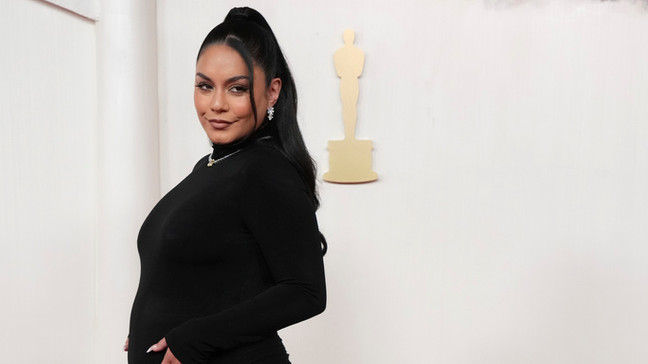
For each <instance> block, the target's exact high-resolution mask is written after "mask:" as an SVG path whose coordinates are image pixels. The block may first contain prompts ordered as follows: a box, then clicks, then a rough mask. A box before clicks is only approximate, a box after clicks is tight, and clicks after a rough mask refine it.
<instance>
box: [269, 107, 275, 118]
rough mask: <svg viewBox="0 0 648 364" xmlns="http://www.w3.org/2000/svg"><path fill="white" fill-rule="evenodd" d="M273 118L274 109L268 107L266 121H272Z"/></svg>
mask: <svg viewBox="0 0 648 364" xmlns="http://www.w3.org/2000/svg"><path fill="white" fill-rule="evenodd" d="M273 117H274V107H273V106H270V107H269V108H268V120H272V118H273Z"/></svg>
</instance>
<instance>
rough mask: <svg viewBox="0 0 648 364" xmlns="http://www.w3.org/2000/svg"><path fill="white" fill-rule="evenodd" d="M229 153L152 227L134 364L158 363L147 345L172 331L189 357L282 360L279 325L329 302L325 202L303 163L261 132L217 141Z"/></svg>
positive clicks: (188, 360) (136, 314) (219, 153)
mask: <svg viewBox="0 0 648 364" xmlns="http://www.w3.org/2000/svg"><path fill="white" fill-rule="evenodd" d="M232 153H233V154H232ZM228 155H229V156H228ZM223 156H228V157H227V158H225V159H223V160H222V161H220V162H219V163H216V164H214V165H213V166H211V167H208V166H207V158H203V159H201V160H200V161H199V162H198V163H197V164H196V167H195V168H194V170H193V172H192V173H191V174H189V176H187V177H186V178H185V179H184V180H183V181H182V182H181V183H180V184H179V185H178V186H176V187H175V188H174V189H173V190H171V191H170V192H169V193H168V194H167V195H166V196H164V197H163V198H162V199H161V200H160V202H159V203H158V204H157V205H156V206H155V208H153V210H152V211H151V213H150V214H149V216H148V217H147V219H146V220H145V221H144V224H143V225H142V228H141V230H140V233H139V237H138V250H139V254H140V261H141V277H140V282H139V288H138V291H137V295H136V297H135V302H134V304H133V309H132V312H131V322H130V334H129V338H130V344H129V351H128V359H129V363H131V364H144V363H156V364H157V363H160V362H161V360H162V357H163V355H164V352H161V353H149V354H146V350H147V348H148V347H149V346H151V345H152V344H154V343H156V342H158V340H160V339H161V338H163V337H166V339H167V343H168V345H169V348H170V349H171V351H172V352H173V353H174V355H175V356H176V357H177V358H178V359H179V360H180V361H181V362H182V363H183V364H192V363H210V364H216V363H218V364H225V363H237V364H244V363H275V362H281V363H284V362H287V361H286V359H285V358H286V352H285V349H284V347H283V344H282V342H281V339H280V338H279V336H278V335H277V330H279V329H281V328H284V327H286V326H289V325H292V324H294V323H296V322H299V321H302V320H305V319H307V318H309V317H311V316H314V315H316V314H318V313H320V312H322V311H323V310H324V307H325V302H326V298H325V296H326V294H325V284H324V268H323V262H322V251H321V247H320V239H319V232H318V231H319V230H318V226H317V221H316V218H315V208H314V205H313V201H312V198H311V196H310V195H309V193H308V191H307V188H306V186H305V185H304V183H303V182H302V180H301V178H300V176H299V174H298V173H297V171H296V169H295V168H294V167H293V165H291V163H290V162H289V161H288V160H287V159H286V158H285V157H284V156H283V155H282V154H281V153H280V152H279V151H278V150H277V149H276V148H275V147H274V146H273V145H272V140H268V137H263V132H261V133H255V135H254V136H253V137H251V138H250V139H249V140H247V141H246V142H245V143H242V144H241V143H239V144H237V145H226V146H214V156H213V158H214V159H219V158H221V157H223ZM280 357H283V358H284V359H283V361H279V360H275V359H271V358H280Z"/></svg>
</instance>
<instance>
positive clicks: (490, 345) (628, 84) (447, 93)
mask: <svg viewBox="0 0 648 364" xmlns="http://www.w3.org/2000/svg"><path fill="white" fill-rule="evenodd" d="M101 3H102V13H101V14H100V15H99V19H103V20H105V22H104V23H101V21H102V20H100V21H99V22H98V23H93V22H90V21H89V20H86V19H83V18H80V17H77V16H76V15H73V14H71V13H69V12H66V11H63V10H61V9H60V8H57V7H54V6H52V5H48V4H46V3H44V2H41V1H36V0H4V1H3V2H2V4H1V5H0V41H1V44H2V49H3V53H2V55H1V56H0V59H1V60H2V67H0V77H1V79H2V82H1V86H0V163H1V164H0V165H2V166H3V167H2V169H0V176H1V178H0V244H1V249H2V254H0V267H1V268H0V272H2V274H1V276H0V284H1V286H0V289H1V291H2V292H4V293H6V294H3V295H2V298H1V299H0V327H2V330H0V331H1V332H2V333H1V334H0V335H2V336H1V337H0V349H2V352H3V355H4V359H5V360H6V361H8V362H15V363H38V362H54V363H79V364H85V363H115V362H125V361H126V360H125V356H124V354H123V353H121V352H120V351H119V349H120V347H121V344H122V343H123V340H124V335H125V333H126V331H127V321H128V318H127V316H128V312H129V309H130V304H131V302H132V295H133V293H134V292H133V291H134V288H135V285H136V281H137V255H136V250H135V246H134V244H135V238H136V234H137V228H138V225H139V223H141V221H142V219H143V215H145V214H146V212H147V210H148V209H149V208H150V206H151V205H152V203H154V201H155V199H157V198H159V196H160V195H161V194H163V193H165V192H166V191H168V190H169V189H170V188H172V187H173V186H174V185H175V184H176V183H177V182H178V181H179V180H180V179H182V178H183V177H184V176H185V175H186V174H187V173H188V172H189V171H190V169H191V168H192V166H193V164H194V163H195V161H196V160H197V159H198V158H200V157H201V156H203V155H205V154H207V153H208V152H209V146H208V143H207V142H206V138H205V137H204V135H203V133H202V130H201V128H200V126H199V125H198V123H197V121H196V117H195V115H194V114H195V112H194V110H193V105H192V92H193V73H194V62H195V55H196V52H197V49H198V47H199V45H200V42H201V41H202V39H203V37H204V35H205V34H206V33H207V32H208V31H209V30H210V29H211V27H212V26H213V25H215V24H216V23H218V22H220V21H221V20H222V18H223V17H224V16H225V14H226V12H227V10H228V9H229V8H230V7H232V6H236V5H241V3H239V2H234V1H219V2H214V1H208V0H196V1H191V2H186V1H175V0H158V1H157V2H156V3H155V2H152V1H138V2H131V1H129V0H111V1H103V2H101ZM247 4H249V5H250V6H252V7H255V8H257V9H259V10H260V11H261V12H262V13H263V14H264V15H265V16H266V18H267V19H268V21H269V22H270V24H271V25H272V27H273V29H274V30H275V33H276V34H277V37H278V39H279V41H280V43H281V45H282V47H283V49H284V51H285V53H286V55H287V57H288V60H289V62H290V64H291V66H292V69H293V72H294V75H295V78H296V81H297V86H298V89H299V96H300V112H299V113H300V120H301V122H302V124H301V126H302V131H303V133H304V137H305V139H306V142H307V145H308V146H309V148H310V149H311V151H312V153H313V156H314V157H315V159H316V160H317V162H318V164H319V166H320V176H321V174H322V173H323V172H325V171H326V170H327V167H328V166H327V163H328V159H327V158H328V156H327V151H326V149H325V147H326V142H327V141H328V140H329V139H339V138H341V137H342V136H343V127H342V122H341V107H340V102H339V91H338V86H339V84H338V80H337V77H336V75H335V71H334V67H333V62H332V54H333V52H334V51H335V50H336V49H337V48H339V47H340V46H341V45H342V31H343V30H344V29H345V28H347V27H352V28H354V29H355V30H356V45H357V46H358V47H360V48H361V49H363V50H364V51H365V52H366V64H365V69H364V75H363V77H362V78H361V80H360V100H359V113H358V115H359V120H358V129H357V134H358V137H359V138H367V139H372V140H373V141H374V146H375V152H374V169H375V170H376V171H377V172H378V173H379V178H380V179H379V181H378V182H376V183H372V184H367V185H355V186H345V185H333V184H327V183H323V182H320V194H321V198H322V208H321V209H320V211H319V220H320V225H321V227H322V230H323V232H324V233H325V234H326V236H327V238H328V240H329V244H330V247H331V249H330V252H329V254H328V255H327V257H326V267H327V279H328V288H329V306H328V309H327V311H326V312H325V313H324V314H322V315H321V316H319V317H317V318H315V319H312V320H309V321H307V322H304V323H301V324H299V325H296V326H294V327H290V328H287V329H285V330H283V332H282V336H283V337H284V341H285V342H286V344H287V346H288V349H289V351H290V352H291V358H292V360H293V362H294V363H309V364H319V363H321V364H324V363H326V364H330V363H350V364H357V363H385V364H387V363H390V364H391V363H428V362H430V363H437V362H438V363H449V364H463V363H466V364H467V363H470V364H474V363H497V364H501V363H506V364H517V363H539V364H540V363H542V364H545V363H640V362H644V361H645V360H646V358H647V357H648V348H647V347H646V345H645V342H646V341H647V340H648V312H647V311H646V310H645V307H647V306H648V264H646V262H647V261H648V246H647V245H646V241H648V228H646V227H645V226H646V224H645V221H646V220H647V219H648V209H647V208H646V205H647V204H648V192H647V191H648V190H647V189H646V187H645V186H646V185H648V122H647V120H648V103H646V102H645V98H646V97H645V96H646V94H648V68H647V66H646V64H648V48H646V47H645V44H644V43H645V40H644V39H645V37H646V35H648V22H647V20H648V10H647V9H646V6H647V5H646V2H645V1H630V0H627V1H617V2H609V1H606V2H599V1H594V0H575V1H557V0H554V1H551V0H536V1H530V0H529V1H522V0H520V1H513V0H511V1H504V0H502V1H496V0H485V1H467V0H465V1H464V0H460V1H450V0H445V1H444V0H438V1H432V2H428V1H425V2H424V1H415V0H406V1H400V2H397V3H394V2H391V1H372V2H368V1H361V2H349V1H338V0H331V1H328V2H326V3H318V2H305V1H288V0H284V1H272V2H270V1H258V0H257V1H250V2H248V3H247ZM156 6H157V8H156ZM155 28H157V35H156V34H155ZM151 29H153V30H151ZM155 36H157V40H156V39H155ZM155 45H157V47H156V46H155ZM155 64H157V70H156V69H155V67H154V65H155ZM128 70H139V72H128ZM155 75H157V79H156V77H155ZM117 90H121V91H117ZM111 96H112V97H111ZM157 101H159V102H157ZM156 120H158V122H157V123H156V122H155V121H156ZM158 127H159V130H158ZM158 141H159V151H158ZM158 159H159V160H158ZM158 162H159V164H158ZM158 184H159V186H160V187H159V190H158Z"/></svg>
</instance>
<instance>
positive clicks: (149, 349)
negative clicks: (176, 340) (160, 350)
mask: <svg viewBox="0 0 648 364" xmlns="http://www.w3.org/2000/svg"><path fill="white" fill-rule="evenodd" d="M155 348H157V345H153V346H151V347H150V348H148V350H146V353H147V354H148V353H150V352H151V351H153V350H154V349H155Z"/></svg>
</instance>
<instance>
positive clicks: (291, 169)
mask: <svg viewBox="0 0 648 364" xmlns="http://www.w3.org/2000/svg"><path fill="white" fill-rule="evenodd" d="M242 154H243V153H242ZM244 157H245V160H246V163H245V164H246V165H245V167H244V169H245V170H246V171H245V173H246V174H247V175H248V176H249V178H250V179H252V180H258V179H262V180H263V181H264V183H273V182H277V183H289V182H291V183H297V184H298V185H303V182H302V180H301V177H300V176H299V173H298V172H297V169H296V168H295V166H294V165H293V164H292V163H291V162H290V160H288V158H287V157H286V156H284V155H283V153H281V151H280V150H279V149H278V148H277V147H276V146H274V145H273V144H271V143H269V142H265V141H262V142H258V143H255V144H254V145H253V146H251V147H250V148H249V150H247V151H246V153H245V155H244Z"/></svg>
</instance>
